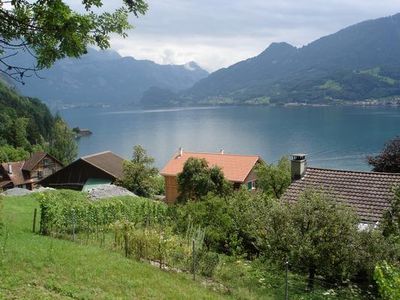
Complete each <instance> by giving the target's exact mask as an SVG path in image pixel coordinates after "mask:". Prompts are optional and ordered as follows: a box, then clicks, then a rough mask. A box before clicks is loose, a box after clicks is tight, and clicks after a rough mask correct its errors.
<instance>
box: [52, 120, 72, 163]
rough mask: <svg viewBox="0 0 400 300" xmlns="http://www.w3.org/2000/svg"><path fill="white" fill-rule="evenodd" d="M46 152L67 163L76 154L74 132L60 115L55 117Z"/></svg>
mask: <svg viewBox="0 0 400 300" xmlns="http://www.w3.org/2000/svg"><path fill="white" fill-rule="evenodd" d="M47 148H48V150H47V152H48V153H49V154H51V155H53V156H54V157H55V158H57V159H58V160H59V161H61V162H62V163H63V164H64V165H67V164H69V163H71V162H72V161H74V160H75V159H76V157H77V156H78V145H77V144H76V141H75V134H74V133H73V132H72V130H71V129H70V128H69V127H68V125H67V124H66V123H65V122H64V121H63V119H61V118H60V117H58V116H57V117H56V121H55V123H54V128H53V132H52V135H51V138H50V142H49V144H48V146H47Z"/></svg>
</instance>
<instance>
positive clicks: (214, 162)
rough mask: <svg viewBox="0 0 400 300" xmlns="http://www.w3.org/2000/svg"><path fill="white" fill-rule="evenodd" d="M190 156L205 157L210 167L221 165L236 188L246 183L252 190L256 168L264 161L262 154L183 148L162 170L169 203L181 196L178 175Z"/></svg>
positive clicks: (255, 178)
mask: <svg viewBox="0 0 400 300" xmlns="http://www.w3.org/2000/svg"><path fill="white" fill-rule="evenodd" d="M190 157H194V158H199V159H205V160H206V161H207V163H208V166H209V167H214V166H217V167H220V168H221V170H222V172H223V173H224V176H225V179H226V180H228V181H230V182H231V183H233V186H234V188H239V187H240V186H242V185H246V186H247V188H248V189H250V190H254V189H255V188H256V181H257V176H256V174H255V171H254V168H255V167H256V165H257V164H258V163H260V162H261V161H262V160H261V157H260V156H258V155H237V154H225V153H224V151H223V150H221V151H220V152H219V153H199V152H186V151H183V149H182V148H181V149H180V150H179V152H178V153H177V154H175V155H174V156H173V157H172V158H171V160H170V161H169V162H168V163H167V164H166V165H165V167H164V168H163V169H162V170H161V172H160V173H161V175H162V176H164V178H165V201H166V202H167V203H174V202H175V200H176V199H177V197H178V196H179V189H178V181H177V177H178V174H179V173H181V172H182V170H183V166H184V164H185V162H186V161H187V160H188V159H189V158H190Z"/></svg>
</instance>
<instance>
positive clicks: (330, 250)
mask: <svg viewBox="0 0 400 300" xmlns="http://www.w3.org/2000/svg"><path fill="white" fill-rule="evenodd" d="M357 225H358V221H357V217H356V216H355V214H354V213H353V211H352V210H351V209H350V208H349V207H346V206H344V205H341V204H338V202H336V201H334V199H332V198H331V197H330V196H328V195H327V194H324V193H322V192H317V191H312V190H309V191H305V192H304V193H303V194H302V195H301V196H300V198H299V200H298V201H297V202H296V203H293V204H288V203H283V202H276V203H275V205H274V206H273V207H272V208H271V209H270V214H269V217H268V218H267V220H265V221H264V222H263V224H260V225H259V227H260V228H264V238H265V240H264V241H262V240H260V241H261V243H264V245H263V244H261V246H263V249H265V255H266V256H267V257H269V258H271V259H274V260H277V261H279V262H280V263H281V264H282V263H283V261H284V260H288V261H289V263H290V265H291V267H292V268H294V269H297V270H299V271H301V272H305V273H307V274H308V287H309V289H313V286H314V279H315V276H316V275H322V276H324V277H325V278H327V279H329V280H332V281H336V280H338V281H340V280H343V279H348V278H350V276H351V275H352V274H353V273H354V256H355V255H356V253H357V251H356V245H357Z"/></svg>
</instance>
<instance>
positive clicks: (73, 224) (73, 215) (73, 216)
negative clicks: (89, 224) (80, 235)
mask: <svg viewBox="0 0 400 300" xmlns="http://www.w3.org/2000/svg"><path fill="white" fill-rule="evenodd" d="M72 240H73V241H74V242H75V210H72Z"/></svg>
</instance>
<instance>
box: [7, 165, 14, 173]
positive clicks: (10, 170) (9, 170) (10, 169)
mask: <svg viewBox="0 0 400 300" xmlns="http://www.w3.org/2000/svg"><path fill="white" fill-rule="evenodd" d="M12 173H13V172H12V165H11V164H8V174H10V175H11V174H12Z"/></svg>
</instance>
